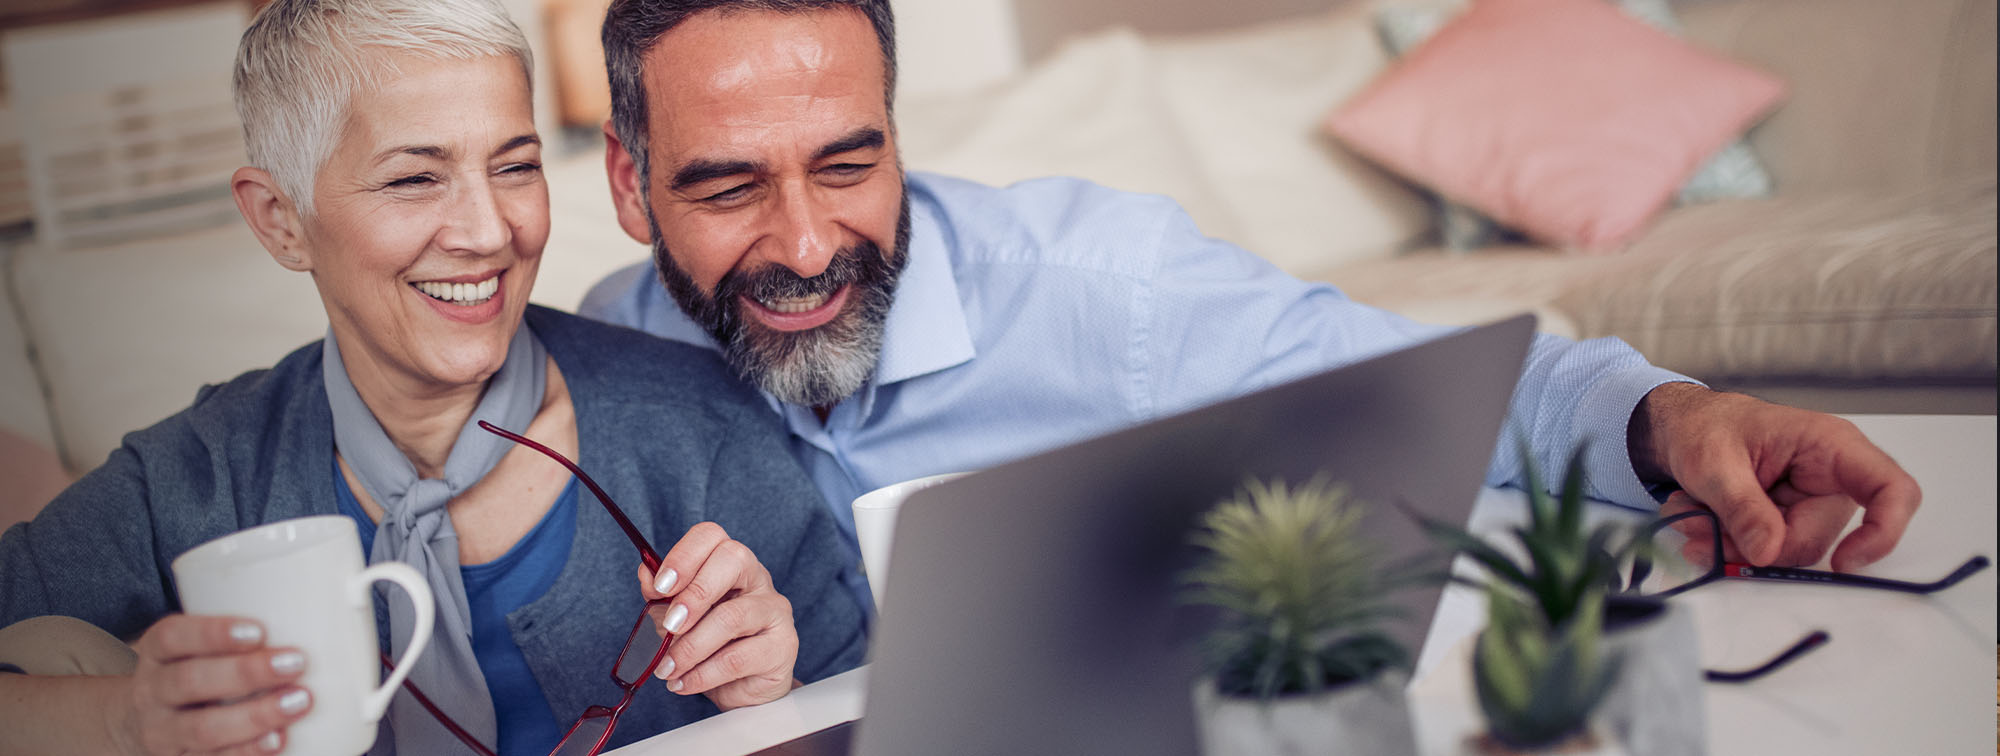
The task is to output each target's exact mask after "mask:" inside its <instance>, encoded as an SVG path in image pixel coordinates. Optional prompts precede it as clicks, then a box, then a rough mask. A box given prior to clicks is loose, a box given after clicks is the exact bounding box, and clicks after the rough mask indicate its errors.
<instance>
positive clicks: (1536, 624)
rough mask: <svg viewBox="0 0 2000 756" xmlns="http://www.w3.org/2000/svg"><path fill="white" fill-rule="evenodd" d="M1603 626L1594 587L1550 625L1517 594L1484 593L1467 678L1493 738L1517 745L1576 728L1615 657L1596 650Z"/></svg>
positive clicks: (1550, 740)
mask: <svg viewBox="0 0 2000 756" xmlns="http://www.w3.org/2000/svg"><path fill="white" fill-rule="evenodd" d="M1603 623H1604V594H1603V593H1601V592H1599V593H1593V594H1591V595H1588V596H1585V597H1584V599H1583V600H1582V601H1581V602H1579V603H1578V605H1577V612H1576V614H1574V615H1572V616H1571V617H1570V618H1569V621H1568V622H1566V623H1564V624H1562V625H1560V626H1555V625H1550V624H1549V622H1548V620H1547V619H1546V618H1545V617H1543V616H1542V613H1541V611H1540V610H1538V609H1537V608H1536V607H1534V606H1532V605H1530V604H1529V603H1527V602H1526V601H1523V600H1522V599H1521V598H1520V597H1519V596H1518V595H1517V594H1515V593H1513V592H1510V591H1505V590H1501V589H1499V588H1497V587H1496V588H1491V589H1489V590H1488V592H1487V603H1486V629H1484V630H1482V631H1480V633H1479V640H1478V645H1477V646H1475V647H1474V649H1473V652H1472V681H1473V685H1474V686H1475V689H1476V690H1477V692H1478V694H1479V696H1478V697H1479V710H1480V712H1481V713H1483V714H1484V715H1485V717H1486V727H1487V732H1488V734H1489V735H1490V736H1491V737H1492V738H1493V739H1494V740H1497V741H1499V743H1500V744H1501V745H1503V746H1506V747H1508V748H1514V749H1524V750H1525V749H1535V748H1544V747H1548V746H1551V745H1555V744H1557V743H1560V742H1562V741H1563V740H1565V739H1567V738H1569V737H1571V736H1574V735H1576V734H1577V733H1580V732H1583V731H1584V728H1585V727H1586V726H1587V725H1588V724H1589V721H1590V714H1591V712H1592V711H1594V710H1595V709H1596V708H1597V703H1598V701H1599V700H1600V699H1602V698H1603V697H1604V693H1605V691H1606V690H1609V689H1610V687H1611V683H1612V681H1613V680H1615V679H1617V675H1618V668H1619V666H1620V663H1621V661H1622V660H1620V659H1618V658H1616V657H1609V656H1607V655H1605V654H1604V653H1603V652H1602V650H1601V649H1600V647H1599V644H1598V641H1599V639H1600V637H1601V635H1602V632H1603Z"/></svg>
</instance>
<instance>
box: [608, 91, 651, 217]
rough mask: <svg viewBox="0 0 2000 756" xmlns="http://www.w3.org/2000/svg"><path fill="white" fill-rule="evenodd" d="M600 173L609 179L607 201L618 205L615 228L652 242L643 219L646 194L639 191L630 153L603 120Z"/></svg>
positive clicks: (636, 173) (614, 130) (637, 174)
mask: <svg viewBox="0 0 2000 756" xmlns="http://www.w3.org/2000/svg"><path fill="white" fill-rule="evenodd" d="M604 173H605V175H606V177H608V178H609V179H610V180H611V204H612V205H614V206H616V207H617V208H618V227H619V228H622V229H625V235H626V236H630V237H632V238H633V240H635V241H637V242H639V243H640V244H652V243H653V230H652V226H651V224H649V223H647V222H646V194H645V192H643V191H640V189H641V188H642V187H641V186H640V184H639V182H641V181H643V180H644V179H642V178H640V177H639V165H638V164H637V163H634V162H632V153H629V152H626V151H625V144H624V143H623V142H620V141H618V131H617V130H616V129H613V128H611V122H610V121H608V120H607V121H605V122H604Z"/></svg>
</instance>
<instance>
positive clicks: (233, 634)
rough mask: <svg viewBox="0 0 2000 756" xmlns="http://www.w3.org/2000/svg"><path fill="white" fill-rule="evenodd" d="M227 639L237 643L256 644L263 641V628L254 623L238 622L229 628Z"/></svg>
mask: <svg viewBox="0 0 2000 756" xmlns="http://www.w3.org/2000/svg"><path fill="white" fill-rule="evenodd" d="M229 639H230V640H233V641H236V642H237V643H257V642H260V641H262V640H264V626H263V625H259V624H257V623H255V622H238V623H236V624H234V625H230V626H229Z"/></svg>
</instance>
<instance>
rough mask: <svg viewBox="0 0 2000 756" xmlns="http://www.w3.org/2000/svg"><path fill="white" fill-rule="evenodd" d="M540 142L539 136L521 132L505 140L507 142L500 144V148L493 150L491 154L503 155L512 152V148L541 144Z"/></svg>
mask: <svg viewBox="0 0 2000 756" xmlns="http://www.w3.org/2000/svg"><path fill="white" fill-rule="evenodd" d="M541 143H542V138H541V137H538V136H535V135H534V134H522V135H520V136H517V137H514V138H513V139H509V140H507V143H506V144H503V145H500V149H497V150H494V151H493V154H494V156H496V157H497V156H500V155H505V154H507V153H509V152H513V151H514V150H516V149H518V148H521V147H526V146H528V145H531V144H541Z"/></svg>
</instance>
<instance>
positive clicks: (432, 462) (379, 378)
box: [342, 350, 491, 478]
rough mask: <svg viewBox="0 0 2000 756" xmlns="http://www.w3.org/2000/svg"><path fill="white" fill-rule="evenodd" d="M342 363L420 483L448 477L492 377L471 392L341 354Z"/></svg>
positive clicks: (363, 400)
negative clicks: (447, 464)
mask: <svg viewBox="0 0 2000 756" xmlns="http://www.w3.org/2000/svg"><path fill="white" fill-rule="evenodd" d="M358 351H359V350H357V352H358ZM342 357H344V358H346V359H344V362H345V363H346V366H347V378H348V380H350V381H352V382H353V383H354V391H355V393H357V394H360V395H361V403H362V404H365V405H367V406H368V411H369V412H370V413H371V414H373V415H374V416H375V421H376V422H378V423H381V424H382V432H383V433H385V434H387V435H388V436H389V440H390V441H391V442H393V443H394V444H395V445H396V449H397V450H399V451H401V452H402V453H403V456H404V457H407V458H409V460H410V464H412V465H414V466H415V467H416V468H417V477H419V478H442V477H444V463H445V460H446V459H449V458H450V457H451V448H452V446H454V445H455V444H457V443H458V434H459V432H460V431H462V430H463V429H464V428H465V424H466V422H467V421H468V420H470V419H471V418H472V412H473V410H474V409H477V408H478V407H479V398H480V396H481V395H483V394H484V393H485V391H486V384H487V383H489V382H490V380H491V379H490V377H489V379H488V380H487V381H481V382H479V383H474V384H471V385H466V386H438V385H436V384H431V383H427V382H424V381H420V380H417V379H414V378H412V377H410V376H407V375H403V374H401V373H399V372H397V371H395V370H392V369H387V368H385V367H384V366H383V364H382V362H381V361H378V360H374V359H370V358H369V357H368V356H364V355H361V354H353V355H349V354H348V353H347V352H346V350H342Z"/></svg>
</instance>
